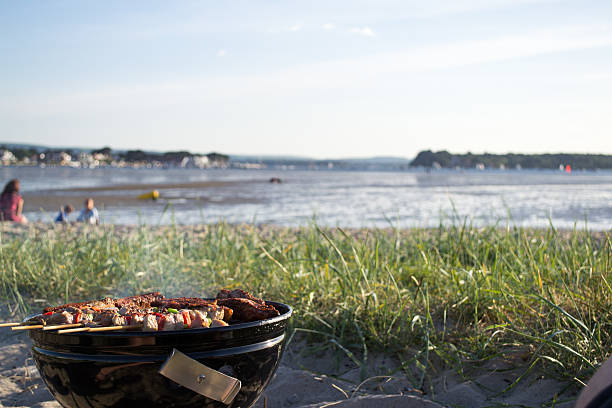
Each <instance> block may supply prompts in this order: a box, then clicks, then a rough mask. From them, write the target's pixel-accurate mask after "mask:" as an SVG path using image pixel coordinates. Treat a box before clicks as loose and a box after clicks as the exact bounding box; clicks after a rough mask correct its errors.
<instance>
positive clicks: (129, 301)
mask: <svg viewBox="0 0 612 408" xmlns="http://www.w3.org/2000/svg"><path fill="white" fill-rule="evenodd" d="M163 299H164V295H162V294H161V293H159V292H151V293H143V294H142V295H138V296H128V297H124V298H120V299H116V300H115V306H117V307H118V308H122V307H124V306H132V307H138V308H148V307H151V303H152V302H157V301H161V300H163Z"/></svg>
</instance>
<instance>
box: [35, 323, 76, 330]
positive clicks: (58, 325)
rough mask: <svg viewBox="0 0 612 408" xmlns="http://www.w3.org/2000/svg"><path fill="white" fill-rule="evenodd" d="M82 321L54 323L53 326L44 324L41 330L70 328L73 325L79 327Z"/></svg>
mask: <svg viewBox="0 0 612 408" xmlns="http://www.w3.org/2000/svg"><path fill="white" fill-rule="evenodd" d="M81 326H83V324H82V323H73V324H55V325H53V326H44V327H43V328H42V329H43V330H45V331H46V330H57V329H72V328H74V327H81Z"/></svg>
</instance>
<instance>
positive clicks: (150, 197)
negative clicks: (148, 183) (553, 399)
mask: <svg viewBox="0 0 612 408" xmlns="http://www.w3.org/2000/svg"><path fill="white" fill-rule="evenodd" d="M158 198H159V191H157V190H153V191H149V192H148V193H144V194H141V195H139V196H138V199H139V200H157V199H158Z"/></svg>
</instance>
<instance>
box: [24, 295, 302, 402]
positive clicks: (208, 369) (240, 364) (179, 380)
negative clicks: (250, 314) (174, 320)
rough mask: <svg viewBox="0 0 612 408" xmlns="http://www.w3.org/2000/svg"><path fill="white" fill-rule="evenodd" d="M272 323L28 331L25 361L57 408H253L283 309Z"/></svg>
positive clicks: (277, 351) (274, 353) (276, 344)
mask: <svg viewBox="0 0 612 408" xmlns="http://www.w3.org/2000/svg"><path fill="white" fill-rule="evenodd" d="M266 304H270V305H273V306H274V307H276V309H277V310H278V311H279V312H280V316H277V317H273V318H270V319H266V320H259V321H254V322H248V323H234V324H231V325H230V326H226V327H216V328H202V329H187V330H176V331H158V332H144V331H120V332H98V333H91V332H78V333H65V334H58V333H57V332H55V331H43V330H29V331H28V334H29V336H30V337H31V338H32V340H33V345H32V354H33V356H34V361H35V363H36V366H37V367H38V371H39V372H40V375H41V377H42V379H43V381H44V382H45V384H46V385H47V387H49V390H50V391H51V393H52V394H53V396H54V397H55V399H57V401H59V403H60V404H61V405H62V406H64V407H71V408H72V407H74V408H77V407H79V408H80V407H96V408H97V407H129V408H135V407H141V406H142V407H144V406H146V407H176V408H178V407H206V408H209V407H236V408H238V407H240V408H246V407H250V406H251V405H253V403H254V402H255V401H256V400H257V398H258V397H259V395H260V394H261V393H262V391H263V390H264V388H265V387H266V385H267V384H268V382H269V381H270V379H271V378H272V376H273V375H274V372H275V371H276V368H277V366H278V362H279V360H280V357H281V355H282V353H283V350H284V344H285V331H286V327H287V322H288V320H289V317H290V316H291V313H292V309H291V307H290V306H288V305H285V304H282V303H276V302H266Z"/></svg>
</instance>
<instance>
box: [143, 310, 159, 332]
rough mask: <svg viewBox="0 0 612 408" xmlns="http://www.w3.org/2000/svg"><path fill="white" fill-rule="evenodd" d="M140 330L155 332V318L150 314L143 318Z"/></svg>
mask: <svg viewBox="0 0 612 408" xmlns="http://www.w3.org/2000/svg"><path fill="white" fill-rule="evenodd" d="M142 330H143V331H157V317H156V316H155V315H152V314H148V315H146V316H144V320H143V322H142Z"/></svg>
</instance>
